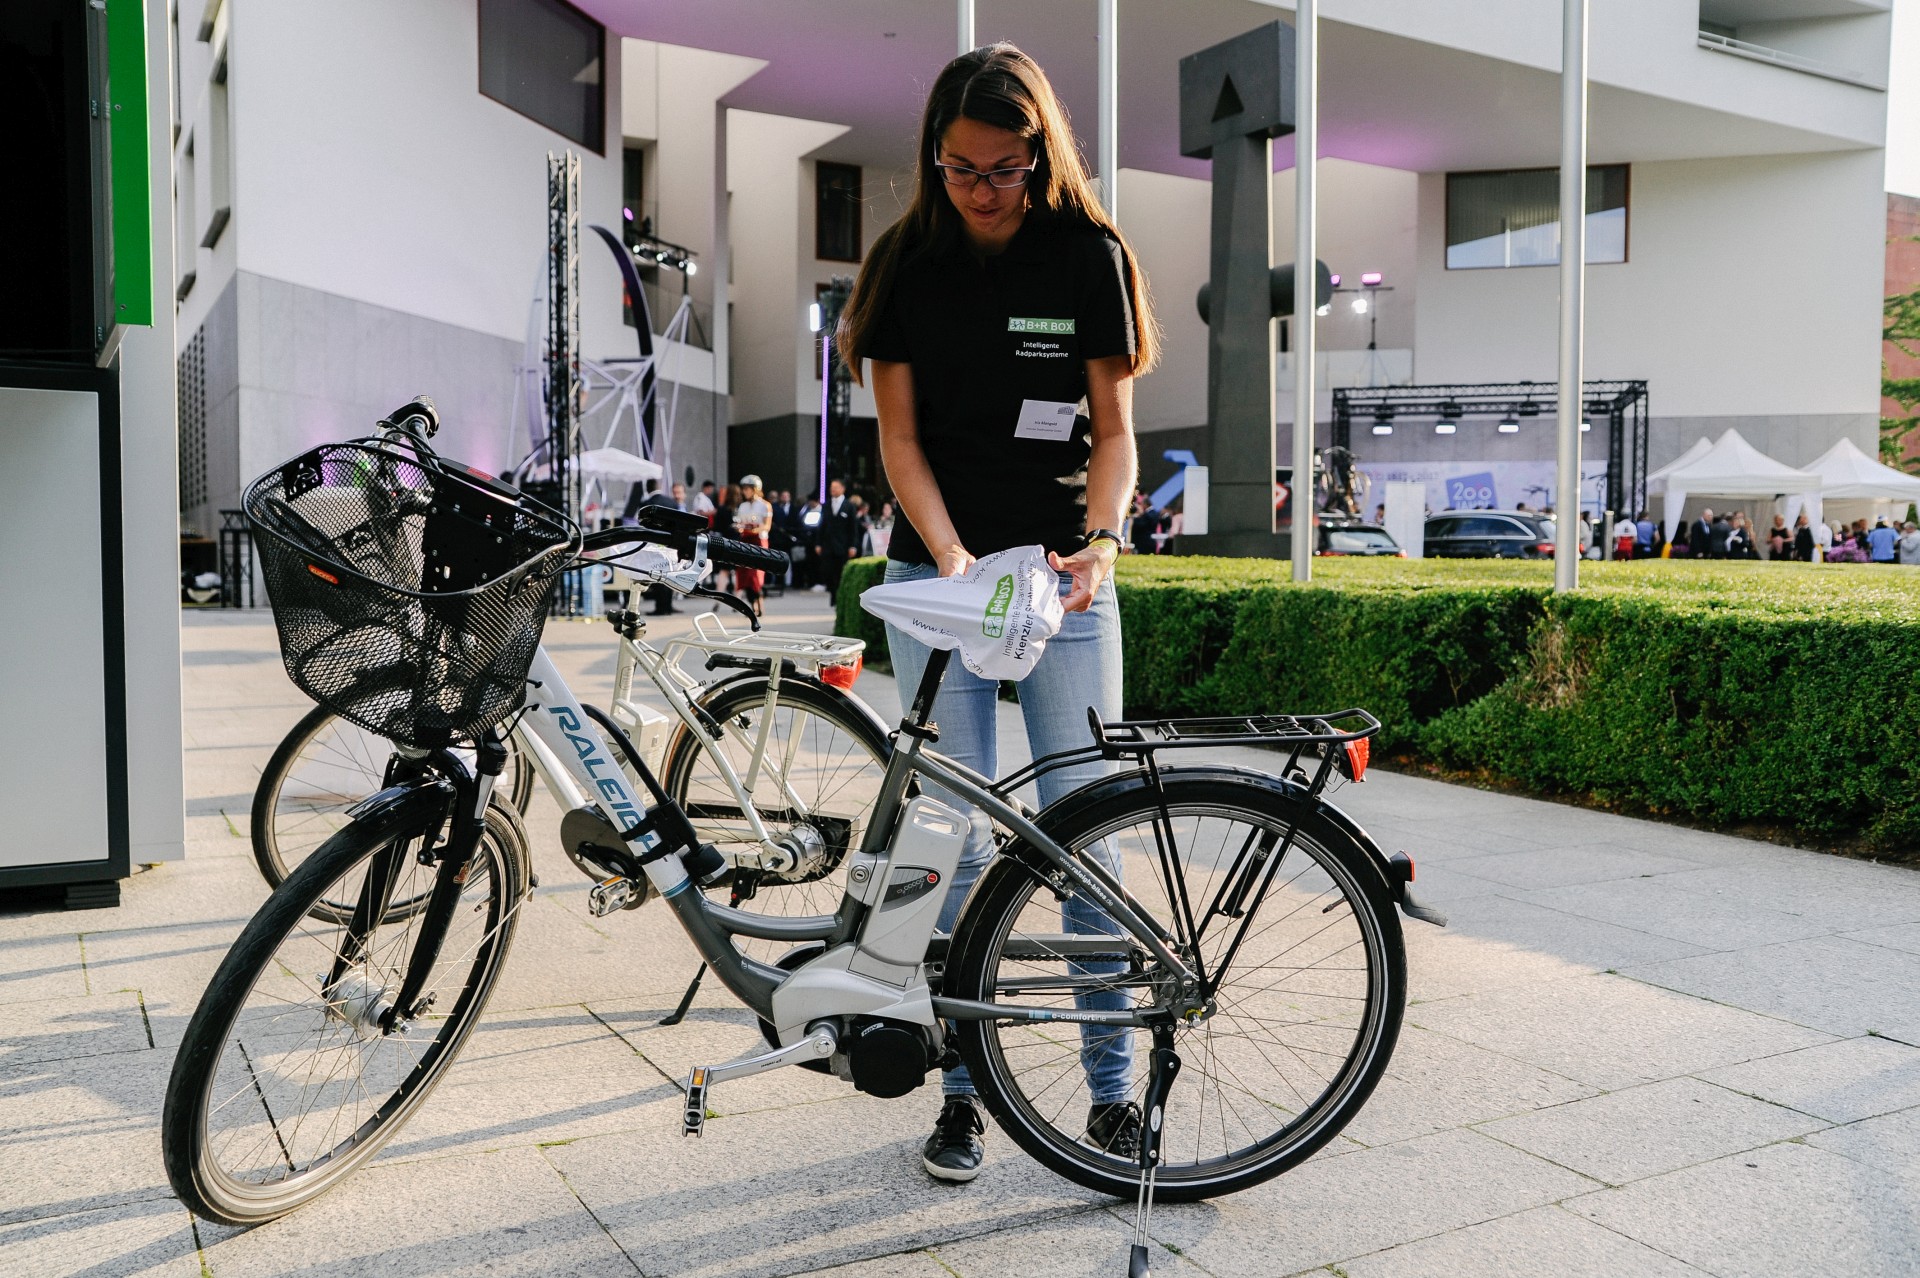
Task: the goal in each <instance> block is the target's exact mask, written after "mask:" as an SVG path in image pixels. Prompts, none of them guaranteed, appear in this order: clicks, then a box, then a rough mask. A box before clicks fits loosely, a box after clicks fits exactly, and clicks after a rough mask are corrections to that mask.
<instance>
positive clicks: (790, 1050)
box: [680, 1021, 840, 1136]
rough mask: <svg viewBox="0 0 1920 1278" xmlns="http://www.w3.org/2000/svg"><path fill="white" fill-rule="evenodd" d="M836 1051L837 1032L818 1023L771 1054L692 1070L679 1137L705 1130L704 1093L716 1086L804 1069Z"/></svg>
mask: <svg viewBox="0 0 1920 1278" xmlns="http://www.w3.org/2000/svg"><path fill="white" fill-rule="evenodd" d="M839 1047H840V1032H839V1031H838V1030H836V1029H835V1028H834V1027H833V1025H832V1024H831V1023H830V1022H827V1021H821V1022H819V1023H817V1024H815V1025H814V1026H813V1028H812V1029H811V1030H809V1031H808V1032H807V1036H806V1037H805V1038H802V1039H799V1040H798V1041H796V1042H793V1043H789V1044H787V1046H785V1047H778V1048H775V1049H774V1050H773V1051H771V1052H762V1053H760V1054H759V1055H758V1056H745V1057H742V1058H741V1059H739V1060H737V1061H728V1062H727V1063H726V1064H725V1065H696V1066H694V1067H693V1071H692V1072H691V1073H690V1074H688V1075H687V1081H686V1083H685V1084H684V1085H683V1090H684V1091H685V1092H686V1095H687V1104H686V1111H685V1113H684V1114H683V1115H682V1116H681V1120H680V1134H681V1135H682V1136H698V1135H700V1134H701V1133H702V1132H703V1131H705V1130H706V1126H707V1090H708V1089H709V1088H711V1087H712V1086H713V1085H714V1084H715V1083H724V1082H726V1081H727V1080H728V1079H731V1078H746V1077H748V1076H750V1075H753V1074H764V1073H766V1072H767V1071H768V1070H770V1069H779V1068H780V1067H781V1066H783V1065H804V1064H806V1063H807V1062H808V1061H823V1060H826V1059H827V1058H828V1057H829V1056H832V1055H833V1054H834V1052H835V1051H837V1050H839Z"/></svg>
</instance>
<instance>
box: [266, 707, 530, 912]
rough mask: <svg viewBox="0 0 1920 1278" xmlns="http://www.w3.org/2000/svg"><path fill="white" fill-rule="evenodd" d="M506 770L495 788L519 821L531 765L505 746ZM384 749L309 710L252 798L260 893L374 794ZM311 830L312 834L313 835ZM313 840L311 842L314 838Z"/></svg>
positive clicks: (322, 710) (335, 718) (510, 744)
mask: <svg viewBox="0 0 1920 1278" xmlns="http://www.w3.org/2000/svg"><path fill="white" fill-rule="evenodd" d="M506 746H507V766H506V769H505V770H504V771H503V772H502V773H501V774H500V780H499V782H498V783H497V784H496V785H495V787H494V799H495V801H496V802H499V801H501V800H505V801H506V802H508V803H510V804H511V805H512V806H513V809H514V811H515V812H516V813H519V814H521V815H523V816H524V815H525V814H526V811H527V804H528V803H529V802H530V801H531V800H532V798H533V783H534V769H533V761H532V760H530V759H528V758H527V757H526V755H525V754H523V753H522V752H521V750H520V748H519V746H518V745H516V744H515V743H514V741H513V739H512V738H511V737H509V738H507V741H506ZM392 752H393V747H392V745H391V744H390V743H388V742H386V741H383V740H381V739H380V738H378V737H375V736H373V734H371V733H369V732H367V731H366V730H365V729H363V728H360V727H357V726H355V725H354V724H351V723H349V722H347V721H346V720H345V719H342V718H341V717H340V716H339V715H336V714H334V713H333V711H331V710H329V709H327V708H326V707H325V706H319V705H316V706H314V707H313V708H312V709H310V710H308V711H307V713H306V714H304V715H302V716H301V717H300V722H298V723H296V724H294V725H293V728H292V729H291V730H290V731H289V732H288V733H287V735H286V736H284V737H282V738H281V739H280V744H279V745H278V746H277V747H276V748H275V749H274V752H273V755H272V757H271V758H269V759H268V760H267V766H266V767H265V768H264V769H263V770H262V771H261V773H260V782H259V784H258V785H256V786H255V787H254V790H253V810H252V819H251V822H250V829H249V835H250V837H251V840H252V846H253V859H254V863H255V864H256V865H258V866H259V867H260V876H261V877H262V878H264V879H265V880H266V881H267V886H268V887H270V888H277V887H279V886H280V885H281V884H282V883H285V882H286V881H287V876H288V875H289V874H291V873H292V872H293V870H294V868H295V867H296V866H298V865H299V864H300V863H301V862H302V861H304V860H305V859H306V858H307V857H309V856H311V855H312V854H313V852H314V849H316V848H318V847H319V846H320V844H321V843H322V842H324V841H325V840H326V838H327V837H328V836H330V835H331V834H333V833H334V832H335V831H336V830H338V829H340V828H342V827H344V826H345V825H346V823H347V820H348V818H347V815H346V813H347V810H348V809H349V808H351V807H353V805H354V804H356V803H359V802H360V801H361V800H362V799H365V798H367V797H368V796H369V795H372V794H375V793H378V792H379V790H380V788H381V785H382V783H383V781H384V779H385V775H386V765H387V759H388V757H389V756H390V755H391V754H392ZM296 775H298V776H301V777H303V778H306V777H311V778H312V780H311V781H309V782H308V783H307V786H308V790H309V793H307V794H305V795H301V796H298V797H296V795H295V794H294V793H293V791H295V790H297V789H299V788H300V784H301V783H300V782H296V781H295V780H294V778H295V777H296ZM316 826H317V827H318V828H315V827H316ZM316 835H317V836H318V837H315V836H316Z"/></svg>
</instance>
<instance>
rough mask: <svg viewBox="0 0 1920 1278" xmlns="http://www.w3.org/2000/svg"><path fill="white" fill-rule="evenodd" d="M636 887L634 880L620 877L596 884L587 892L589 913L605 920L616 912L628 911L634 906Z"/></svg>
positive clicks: (616, 876)
mask: <svg viewBox="0 0 1920 1278" xmlns="http://www.w3.org/2000/svg"><path fill="white" fill-rule="evenodd" d="M635 887H636V885H635V884H634V881H633V880H632V879H625V878H621V877H620V876H618V875H615V876H614V877H613V878H610V879H605V880H603V881H601V882H599V883H596V884H594V885H593V887H592V889H591V890H589V891H588V892H587V913H589V914H591V915H593V917H595V918H596V919H603V918H605V917H607V915H609V914H612V913H613V912H614V911H615V910H624V909H626V908H627V907H628V906H629V905H631V904H633V900H634V896H635Z"/></svg>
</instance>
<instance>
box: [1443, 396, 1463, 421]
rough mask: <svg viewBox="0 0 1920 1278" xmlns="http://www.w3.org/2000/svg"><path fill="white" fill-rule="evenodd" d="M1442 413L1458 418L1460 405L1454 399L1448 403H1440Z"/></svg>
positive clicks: (1444, 415)
mask: <svg viewBox="0 0 1920 1278" xmlns="http://www.w3.org/2000/svg"><path fill="white" fill-rule="evenodd" d="M1440 415H1441V416H1442V417H1451V418H1454V419H1455V420H1458V419H1459V417H1460V405H1458V404H1456V403H1454V402H1453V401H1452V400H1448V401H1447V402H1446V403H1444V404H1442V405H1440Z"/></svg>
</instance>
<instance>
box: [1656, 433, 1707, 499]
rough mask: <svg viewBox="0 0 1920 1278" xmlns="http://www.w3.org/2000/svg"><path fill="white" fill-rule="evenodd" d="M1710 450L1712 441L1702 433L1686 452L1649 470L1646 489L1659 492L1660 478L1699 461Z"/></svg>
mask: <svg viewBox="0 0 1920 1278" xmlns="http://www.w3.org/2000/svg"><path fill="white" fill-rule="evenodd" d="M1712 450H1713V441H1712V440H1710V439H1708V438H1707V437H1706V436H1705V435H1702V436H1701V437H1700V438H1698V439H1696V440H1694V441H1693V444H1692V446H1691V447H1689V448H1688V449H1687V451H1686V452H1684V453H1681V454H1680V455H1679V456H1678V457H1676V458H1674V459H1673V460H1672V461H1670V462H1668V463H1667V464H1666V465H1664V466H1662V467H1661V468H1660V469H1659V470H1655V471H1649V472H1648V473H1647V491H1648V492H1650V493H1654V492H1659V491H1660V489H1659V487H1658V483H1659V481H1660V480H1662V479H1665V478H1666V477H1667V476H1668V475H1671V474H1672V473H1673V472H1674V471H1676V470H1679V469H1680V468H1681V467H1683V466H1691V465H1693V463H1695V462H1697V461H1699V460H1700V459H1701V458H1702V457H1704V456H1705V455H1706V454H1707V453H1709V452H1711V451H1712Z"/></svg>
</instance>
